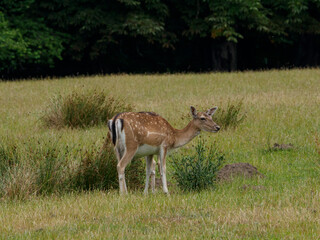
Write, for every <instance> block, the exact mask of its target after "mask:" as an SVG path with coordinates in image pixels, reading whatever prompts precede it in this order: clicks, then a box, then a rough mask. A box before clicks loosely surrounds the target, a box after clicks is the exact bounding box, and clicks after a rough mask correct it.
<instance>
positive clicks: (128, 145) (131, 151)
mask: <svg viewBox="0 0 320 240" xmlns="http://www.w3.org/2000/svg"><path fill="white" fill-rule="evenodd" d="M116 134H117V141H116V147H115V148H116V155H117V158H118V165H117V170H118V176H119V188H120V194H123V193H128V190H127V185H126V179H125V169H126V166H127V165H128V164H129V163H130V162H131V160H132V159H133V157H134V155H135V153H136V151H137V149H138V144H137V143H135V142H127V137H126V133H125V131H124V129H123V128H122V121H120V119H117V120H116Z"/></svg>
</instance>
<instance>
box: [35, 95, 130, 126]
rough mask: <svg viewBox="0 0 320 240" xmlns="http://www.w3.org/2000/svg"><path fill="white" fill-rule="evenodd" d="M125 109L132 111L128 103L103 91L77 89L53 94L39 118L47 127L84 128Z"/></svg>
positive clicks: (99, 122) (103, 121) (97, 123)
mask: <svg viewBox="0 0 320 240" xmlns="http://www.w3.org/2000/svg"><path fill="white" fill-rule="evenodd" d="M126 111H132V106H131V105H130V104H127V103H126V102H125V101H124V100H121V99H116V98H114V97H112V96H109V95H107V94H106V93H105V92H104V91H101V90H89V91H83V90H82V91H81V90H78V91H73V92H71V93H70V94H68V95H66V96H62V95H61V94H58V95H56V96H54V97H53V98H52V99H51V102H50V104H49V106H48V107H47V109H46V110H45V113H44V115H43V116H42V117H41V120H42V122H43V123H44V124H45V125H46V126H47V127H54V128H63V127H70V128H84V127H90V126H94V125H99V124H104V123H106V122H107V121H108V119H110V118H111V117H112V116H113V115H115V114H116V113H118V112H126Z"/></svg>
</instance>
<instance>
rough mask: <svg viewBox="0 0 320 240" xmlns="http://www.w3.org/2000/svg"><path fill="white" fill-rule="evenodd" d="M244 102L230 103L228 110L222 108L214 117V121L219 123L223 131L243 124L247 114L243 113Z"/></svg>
mask: <svg viewBox="0 0 320 240" xmlns="http://www.w3.org/2000/svg"><path fill="white" fill-rule="evenodd" d="M242 108H243V100H240V101H238V102H236V101H235V102H231V101H229V102H228V105H227V108H226V109H225V108H220V109H219V111H217V112H216V114H215V115H213V120H214V121H215V122H217V123H218V124H219V125H220V126H221V127H222V129H228V128H235V127H237V126H238V125H239V124H241V123H242V122H243V121H244V120H245V118H246V114H245V113H242Z"/></svg>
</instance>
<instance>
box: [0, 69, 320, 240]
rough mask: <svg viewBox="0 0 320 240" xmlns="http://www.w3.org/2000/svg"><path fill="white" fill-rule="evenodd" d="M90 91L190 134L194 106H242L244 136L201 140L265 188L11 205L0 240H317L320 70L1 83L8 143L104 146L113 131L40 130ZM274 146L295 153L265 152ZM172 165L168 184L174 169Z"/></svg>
mask: <svg viewBox="0 0 320 240" xmlns="http://www.w3.org/2000/svg"><path fill="white" fill-rule="evenodd" d="M84 88H85V89H96V88H98V89H105V90H106V91H110V92H111V93H112V95H114V96H116V97H118V96H119V97H122V98H125V99H126V101H127V102H128V103H130V104H133V105H134V106H135V109H136V110H137V111H155V112H157V113H159V114H160V115H162V116H163V117H164V118H166V119H167V120H168V121H169V122H170V123H171V124H172V125H173V126H174V127H176V128H182V127H184V125H186V124H187V121H188V120H187V119H185V118H182V116H185V114H187V113H189V107H190V105H193V106H197V107H199V108H200V109H201V108H208V107H211V106H218V107H219V106H220V107H225V106H227V104H228V101H229V100H230V101H238V100H241V99H243V103H244V111H245V112H246V114H247V118H246V119H245V121H244V122H243V123H242V124H241V125H240V126H239V127H237V128H236V129H232V128H231V129H228V130H226V131H220V132H219V133H217V134H209V133H203V134H202V138H203V139H205V141H206V142H208V143H213V142H216V144H217V145H218V146H219V148H220V150H221V151H222V152H224V153H225V156H226V163H235V162H248V163H250V164H252V165H254V166H256V167H257V168H258V170H259V171H260V172H261V173H262V174H264V175H265V178H253V179H244V178H237V179H235V180H234V181H233V182H231V183H226V184H220V185H218V186H217V188H216V189H215V190H210V191H209V190H207V191H202V192H199V193H182V192H180V191H177V190H175V191H172V193H171V195H170V196H169V197H167V196H164V195H163V194H162V192H161V189H159V190H158V192H157V193H156V194H155V195H149V196H147V197H145V196H143V194H142V192H140V191H134V192H131V193H130V194H129V195H128V196H125V197H120V196H119V195H118V193H117V191H115V190H114V191H110V192H103V191H93V192H86V193H75V192H74V193H63V194H53V195H47V196H30V197H28V198H27V199H26V200H15V199H10V198H6V197H3V199H1V200H0V237H1V238H3V239H5V238H12V239H16V238H17V239H30V238H31V237H32V238H39V239H42V238H43V239H46V238H51V239H74V238H85V239H114V238H115V239H168V238H169V239H170V238H171V239H208V238H211V239H319V236H320V191H319V186H320V185H319V184H320V177H319V174H320V165H319V164H320V146H319V145H318V146H317V144H316V138H317V137H318V138H320V70H319V69H305V70H282V71H265V72H239V73H208V74H174V75H169V74H168V75H165V74H164V75H111V76H95V77H74V78H63V79H41V80H38V79H35V80H28V81H19V82H0V141H2V142H6V141H15V142H16V143H17V144H23V142H24V141H26V140H27V139H35V140H36V141H39V145H41V142H43V141H44V142H46V141H49V140H50V141H57V142H59V146H63V145H65V144H69V145H76V146H78V147H79V148H81V149H90V148H91V147H92V146H98V147H99V146H101V145H102V144H103V138H104V137H105V136H106V134H107V127H106V126H100V127H93V128H87V129H83V130H79V129H60V130H56V129H48V128H45V127H43V126H42V125H41V122H40V121H39V118H40V117H41V115H42V114H43V111H44V110H45V109H46V106H47V105H48V104H49V102H50V98H51V97H52V96H53V95H55V94H58V93H60V94H67V93H69V92H71V91H73V90H77V89H84ZM274 143H286V144H288V143H291V144H293V146H294V148H293V149H292V150H288V151H271V150H269V148H270V147H271V146H272V145H273V144H274ZM191 146H192V144H189V145H187V146H185V147H184V148H182V149H180V150H179V151H180V152H181V153H183V152H185V151H186V149H188V148H191ZM0 161H1V159H0ZM26 161H27V160H26ZM168 167H169V173H168V174H169V177H170V159H169V160H168ZM21 184H26V183H25V182H21ZM243 185H252V186H261V188H257V189H256V188H249V189H244V188H243ZM170 190H172V189H170V187H169V191H170Z"/></svg>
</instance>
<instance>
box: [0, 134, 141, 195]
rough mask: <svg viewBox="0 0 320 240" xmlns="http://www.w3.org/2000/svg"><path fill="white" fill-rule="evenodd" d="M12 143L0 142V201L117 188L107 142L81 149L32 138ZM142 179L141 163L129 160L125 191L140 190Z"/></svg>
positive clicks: (113, 164) (110, 152) (138, 160)
mask: <svg viewBox="0 0 320 240" xmlns="http://www.w3.org/2000/svg"><path fill="white" fill-rule="evenodd" d="M16 142H17V141H7V142H1V143H0V198H8V199H27V198H29V197H31V196H34V195H48V194H60V193H65V192H71V191H72V192H73V191H90V190H103V191H108V190H110V189H116V188H118V185H119V184H118V173H117V159H116V157H115V154H114V150H113V148H112V146H111V144H110V143H108V144H105V145H104V147H103V148H102V149H99V148H98V147H97V146H92V147H91V148H90V150H83V149H76V148H75V147H69V146H68V145H64V144H61V143H59V141H56V142H52V141H38V140H36V139H34V138H32V139H28V140H26V141H25V142H23V143H19V144H17V143H16ZM144 178H145V163H144V161H142V160H140V159H137V160H133V161H132V163H131V164H129V166H128V167H127V168H126V181H127V183H128V186H129V188H130V189H140V188H142V187H143V185H144Z"/></svg>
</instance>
